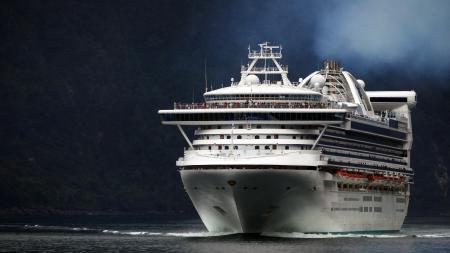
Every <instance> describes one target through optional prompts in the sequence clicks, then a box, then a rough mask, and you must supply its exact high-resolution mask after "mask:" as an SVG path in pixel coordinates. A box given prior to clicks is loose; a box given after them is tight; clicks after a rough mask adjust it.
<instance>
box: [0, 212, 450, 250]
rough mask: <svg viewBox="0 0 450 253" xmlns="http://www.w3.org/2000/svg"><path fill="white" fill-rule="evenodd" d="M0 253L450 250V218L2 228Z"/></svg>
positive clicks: (23, 225)
mask: <svg viewBox="0 0 450 253" xmlns="http://www.w3.org/2000/svg"><path fill="white" fill-rule="evenodd" d="M0 252H189V253H190V252H227V253H228V252H231V253H239V252H249V253H253V252H255V253H256V252H261V253H264V252H283V253H285V252H296V253H298V252H308V253H316V252H345V253H350V252H364V253H367V252H383V253H385V252H396V253H398V252H430V253H438V252H446V253H448V252H450V218H441V219H415V220H410V221H407V222H406V223H405V224H404V225H403V228H402V230H401V231H400V232H396V233H356V234H349V233H344V234H303V233H270V234H262V235H243V234H226V233H209V232H207V231H206V229H205V227H204V226H203V225H202V223H201V222H200V221H199V220H167V221H156V222H151V223H146V224H136V223H126V224H117V223H114V224H96V223H88V224H80V223H77V224H64V225H58V224H51V222H50V223H49V222H45V224H32V223H27V224H24V223H14V224H11V223H10V224H2V225H0Z"/></svg>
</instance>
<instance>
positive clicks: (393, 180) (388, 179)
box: [367, 174, 406, 185]
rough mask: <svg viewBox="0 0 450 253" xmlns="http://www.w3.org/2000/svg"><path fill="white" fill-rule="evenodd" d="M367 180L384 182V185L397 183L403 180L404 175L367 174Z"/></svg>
mask: <svg viewBox="0 0 450 253" xmlns="http://www.w3.org/2000/svg"><path fill="white" fill-rule="evenodd" d="M367 179H368V180H369V182H371V183H373V184H384V185H398V184H403V183H404V182H405V179H406V178H405V177H401V176H388V175H379V174H378V175H377V174H373V175H369V176H367Z"/></svg>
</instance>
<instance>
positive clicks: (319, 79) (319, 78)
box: [310, 74, 325, 87]
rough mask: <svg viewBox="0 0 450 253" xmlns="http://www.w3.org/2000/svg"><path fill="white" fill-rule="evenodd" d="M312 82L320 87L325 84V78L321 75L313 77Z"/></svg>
mask: <svg viewBox="0 0 450 253" xmlns="http://www.w3.org/2000/svg"><path fill="white" fill-rule="evenodd" d="M310 82H311V83H312V84H314V86H316V84H319V87H321V86H322V85H324V84H325V77H323V76H322V75H321V74H317V75H314V76H313V77H311V80H310Z"/></svg>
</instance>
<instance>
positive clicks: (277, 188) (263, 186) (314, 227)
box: [180, 169, 409, 233]
mask: <svg viewBox="0 0 450 253" xmlns="http://www.w3.org/2000/svg"><path fill="white" fill-rule="evenodd" d="M180 174H181V178H182V181H183V184H184V187H185V189H186V192H187V193H188V194H189V197H190V198H191V200H192V203H193V204H194V206H195V208H196V210H197V212H198V214H199V215H200V217H201V219H202V221H203V223H204V224H205V226H206V228H207V229H208V230H209V231H214V232H235V233H262V232H310V233H315V232H316V233H317V232H355V231H396V230H400V228H401V225H402V223H403V221H404V218H405V216H406V211H407V209H408V202H409V197H408V196H407V195H405V194H395V193H392V192H367V191H359V190H353V191H346V190H338V188H337V185H336V181H334V180H335V178H334V176H333V175H332V174H330V173H328V172H323V171H316V170H289V169H286V170H283V169H281V170H280V169H277V170H271V169H249V170H236V169H217V170H180ZM233 184H234V185H233ZM407 194H408V195H409V193H407ZM364 196H366V198H364ZM368 196H371V197H370V201H369V200H368V199H369V197H368ZM375 197H377V198H376V199H377V201H375ZM379 197H381V199H380V198H379ZM363 199H365V200H366V201H363ZM399 200H400V201H399ZM375 208H376V209H377V212H375Z"/></svg>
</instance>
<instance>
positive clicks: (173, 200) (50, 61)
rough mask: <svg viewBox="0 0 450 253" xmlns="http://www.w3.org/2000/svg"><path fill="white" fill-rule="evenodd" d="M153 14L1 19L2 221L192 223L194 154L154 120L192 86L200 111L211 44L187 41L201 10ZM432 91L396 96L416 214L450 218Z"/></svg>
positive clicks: (146, 7) (18, 8)
mask: <svg viewBox="0 0 450 253" xmlns="http://www.w3.org/2000/svg"><path fill="white" fill-rule="evenodd" d="M146 3H147V1H144V3H141V4H143V6H133V5H131V4H130V5H127V4H122V5H118V4H108V3H101V4H96V5H95V4H86V3H79V2H75V1H74V2H71V1H64V3H58V4H52V3H49V2H45V3H44V2H42V3H41V2H35V1H31V2H30V3H27V4H26V5H25V4H23V3H21V2H12V3H5V4H4V6H3V7H4V8H3V7H2V8H1V9H0V14H1V15H0V17H1V20H0V21H1V22H0V24H1V31H2V34H3V35H4V38H5V39H2V40H1V42H0V43H1V44H0V54H1V56H2V57H0V71H1V75H0V85H1V89H0V113H1V119H2V120H1V123H0V140H1V141H0V142H1V145H0V199H1V200H2V201H0V209H1V210H3V211H4V210H10V211H11V210H12V211H11V212H20V210H31V209H35V210H49V212H56V211H55V210H100V211H124V212H140V211H148V210H152V211H162V212H165V211H171V210H172V211H173V210H184V211H186V212H192V211H193V209H192V206H191V204H190V203H189V200H188V198H187V196H186V194H185V193H184V191H183V189H182V185H181V182H180V179H179V175H178V172H177V171H176V168H175V161H176V159H177V157H178V156H180V155H181V154H182V147H183V146H185V143H184V141H183V139H182V137H181V136H179V133H178V131H177V130H176V129H175V128H171V127H168V126H161V125H160V121H159V117H158V115H157V113H156V112H157V110H158V109H160V108H169V107H171V106H172V104H173V102H174V101H180V100H184V101H190V100H191V99H192V95H191V94H192V93H193V90H192V89H193V86H197V87H194V89H196V90H197V91H196V92H195V94H196V96H197V99H199V94H200V91H201V90H202V89H203V88H202V85H201V83H202V79H203V73H202V70H203V61H204V58H203V57H204V56H203V55H202V53H201V45H202V43H204V42H201V41H203V40H204V39H207V38H203V37H200V36H201V35H200V34H199V33H198V32H199V31H193V30H192V27H191V28H190V31H191V32H193V33H192V34H190V33H187V32H186V29H187V28H186V26H189V25H190V24H189V23H188V22H187V21H186V20H185V17H186V15H187V14H186V13H192V12H195V10H196V7H195V6H192V5H189V4H186V3H184V4H185V5H186V6H185V8H184V7H183V6H182V7H183V8H181V7H180V8H179V9H176V10H172V9H171V4H172V3H171V2H169V1H168V2H164V1H163V3H160V4H161V6H158V9H154V8H153V7H154V6H152V4H151V3H147V4H146ZM182 4H183V3H182ZM71 10H73V11H71ZM161 10H166V11H161ZM158 11H161V13H162V14H161V13H158ZM167 13H169V14H167ZM194 30H195V29H194ZM220 39H223V38H211V40H213V41H215V42H217V40H220ZM197 44H198V45H199V46H198V47H200V49H198V47H197V46H196V45H197ZM216 44H218V45H220V43H216ZM193 46H195V48H197V49H196V50H197V51H193V50H192V47H193ZM180 47H181V49H180ZM230 47H231V48H230V51H223V52H222V53H221V55H216V56H217V57H220V58H221V59H223V61H224V63H226V64H227V65H226V67H223V66H220V67H219V66H218V67H217V68H220V69H221V70H220V71H219V70H217V69H215V70H214V69H213V70H212V72H213V73H216V74H217V75H218V76H220V77H221V78H222V79H223V78H226V77H228V76H229V71H230V69H231V71H234V70H237V69H238V67H236V66H237V64H234V62H233V64H234V65H232V64H231V62H230V61H231V60H229V59H231V58H233V57H234V56H235V55H233V57H232V56H231V55H230V54H231V52H233V50H234V47H235V45H230ZM179 49H180V50H179ZM239 49H241V48H239ZM240 53H243V54H245V52H241V51H239V54H240ZM232 60H233V61H235V60H236V59H234V58H233V59H232ZM317 62H318V60H317ZM235 65H236V66H235ZM309 65H310V64H309ZM192 66H196V67H192ZM233 66H234V67H233ZM307 67H308V68H311V66H307ZM312 70H313V69H311V71H312ZM221 71H223V73H222V72H221ZM293 72H295V71H293ZM365 81H366V83H367V84H368V87H369V88H370V89H371V90H377V89H380V90H382V89H383V88H386V87H376V86H375V85H373V84H374V83H376V82H375V79H374V80H370V79H366V80H365ZM428 81H429V82H430V83H431V82H433V80H429V79H427V80H415V81H413V82H409V83H404V84H402V85H400V86H398V85H397V87H395V89H411V88H412V87H413V88H415V89H416V92H417V93H418V97H419V102H418V106H417V108H416V109H415V111H414V112H413V121H414V136H415V137H414V138H415V139H414V149H413V154H412V157H413V159H412V160H413V167H414V168H415V171H416V176H415V179H416V183H415V185H414V187H413V197H412V202H411V210H410V212H411V213H412V214H425V213H431V214H448V213H450V193H449V184H450V183H449V173H450V171H449V169H448V164H450V163H449V162H450V161H449V159H450V135H448V133H447V129H448V127H447V125H448V124H449V123H450V114H449V113H448V112H449V109H450V108H449V107H450V103H449V102H448V97H449V96H450V89H449V88H446V87H445V86H443V85H436V86H435V87H432V88H430V87H429V86H428V87H425V86H424V85H418V84H419V83H424V82H428ZM415 83H417V84H415ZM52 210H53V211H52Z"/></svg>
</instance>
